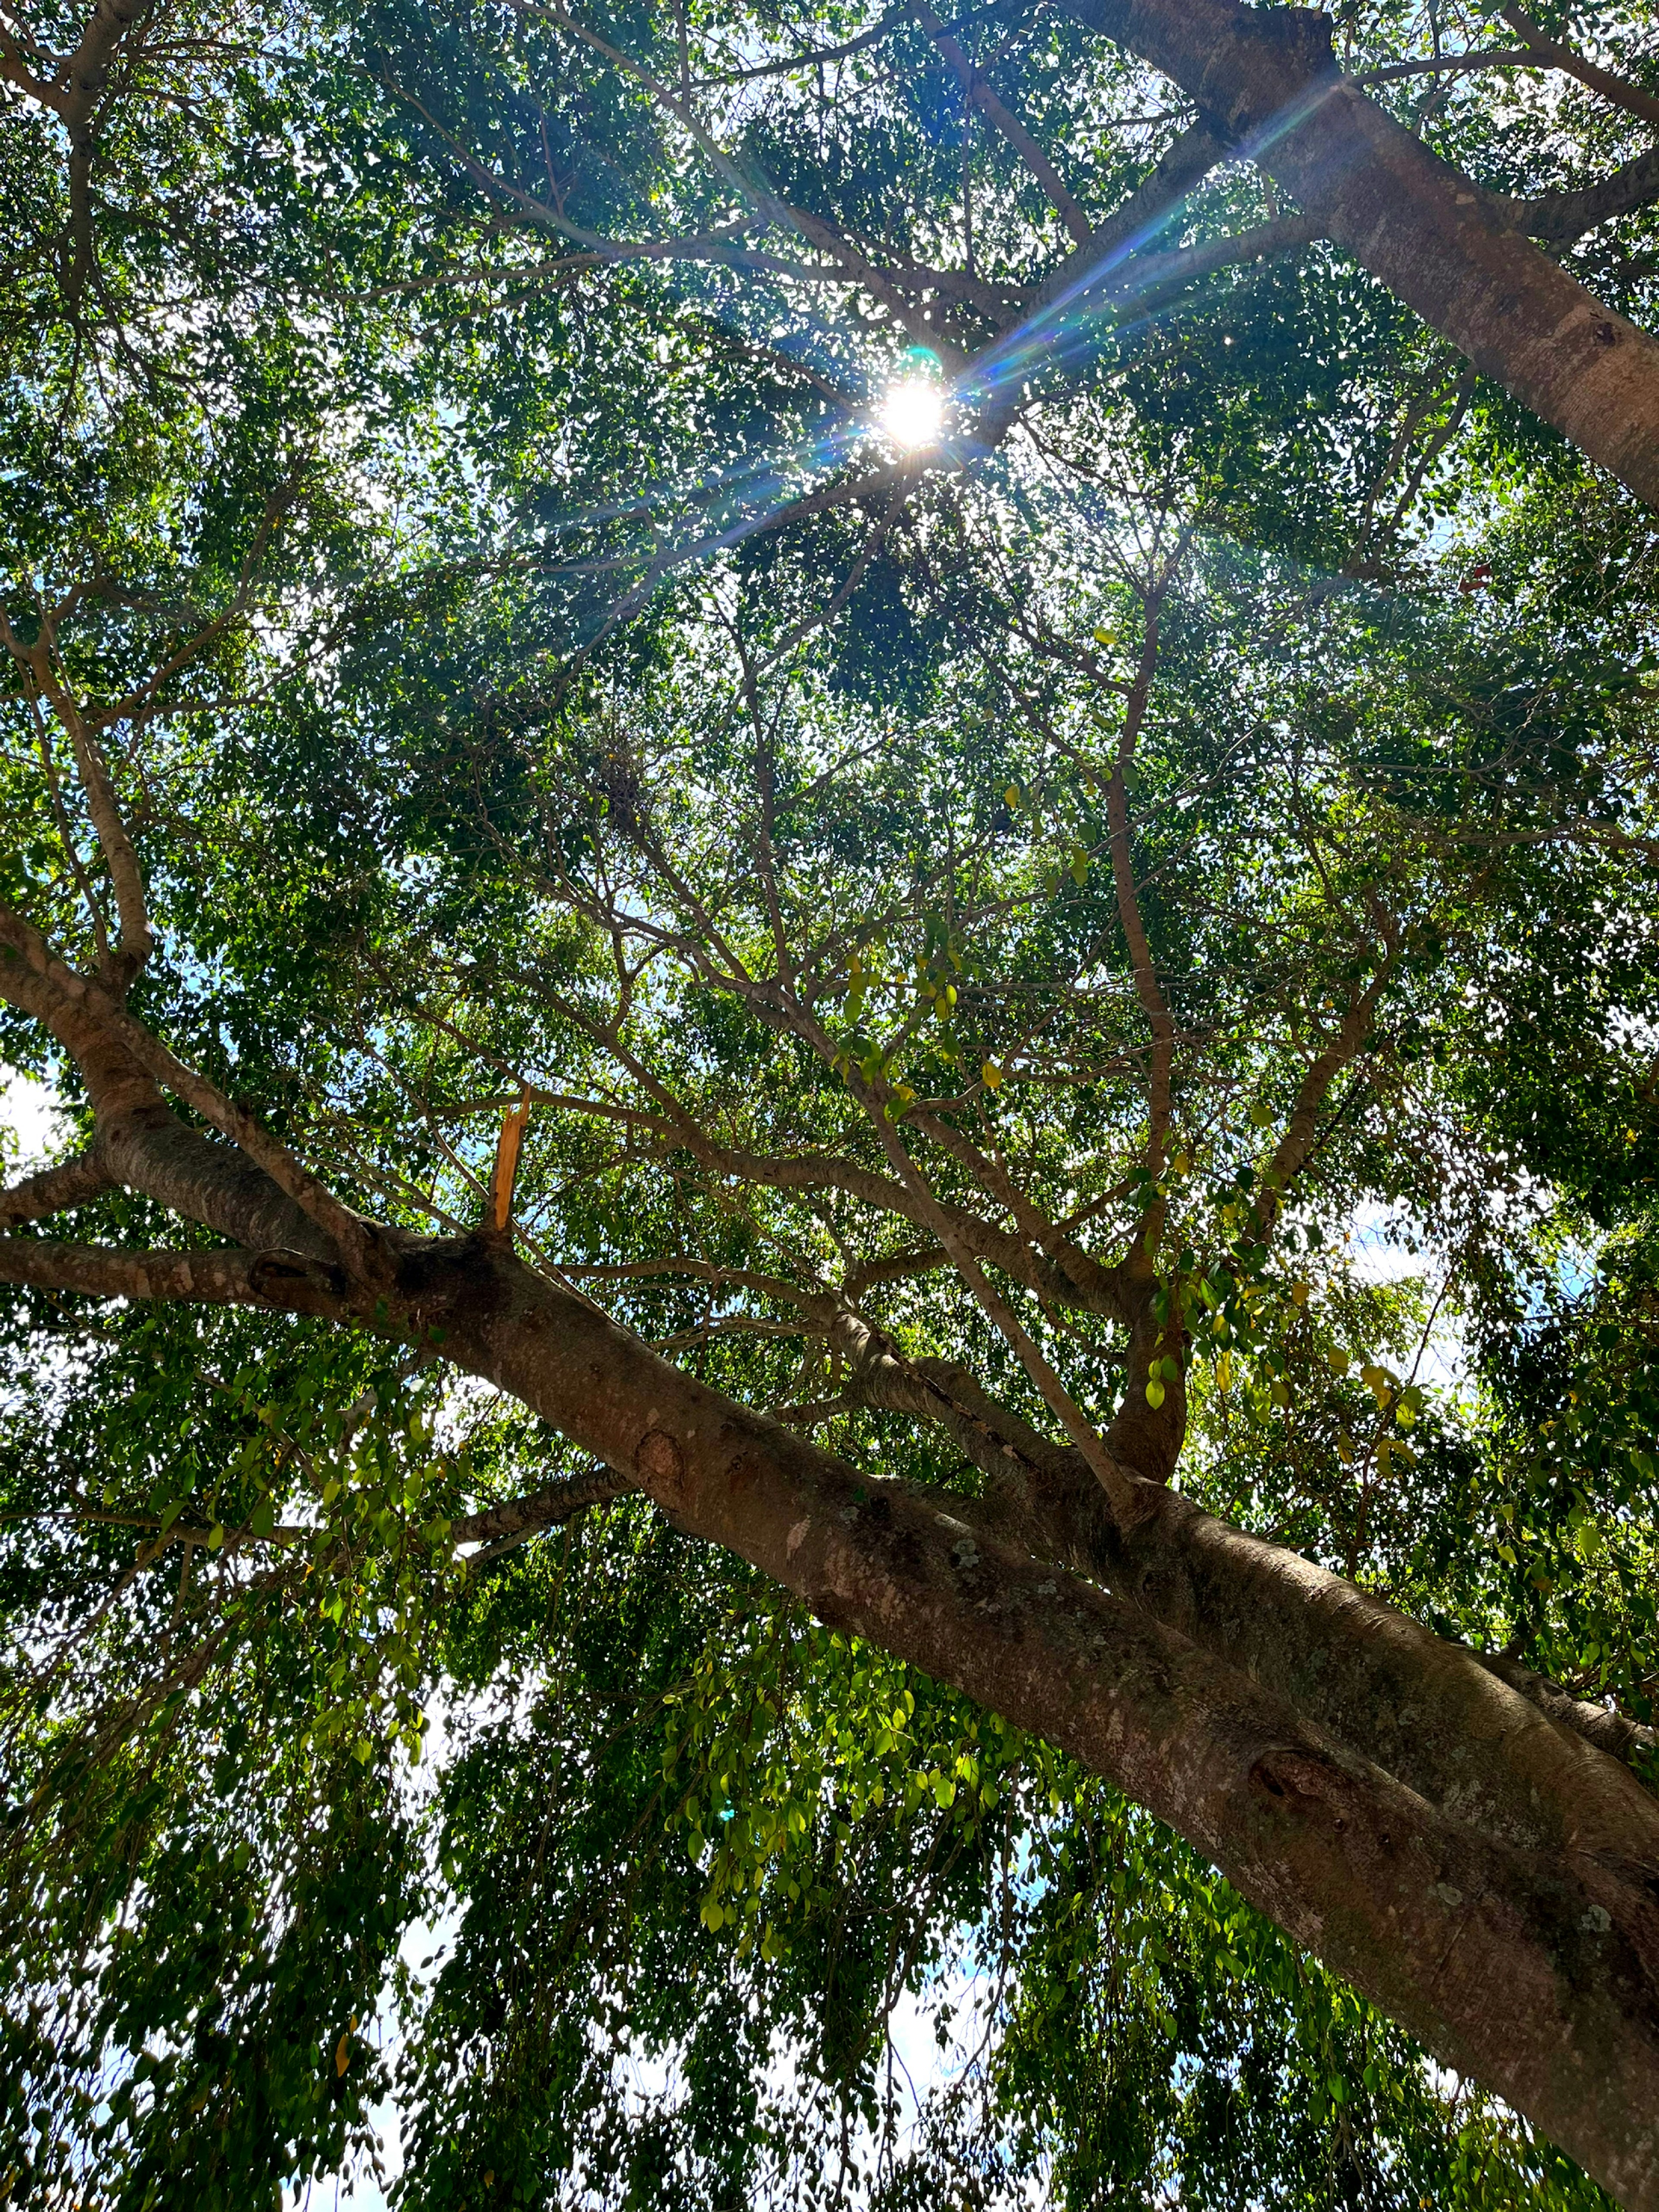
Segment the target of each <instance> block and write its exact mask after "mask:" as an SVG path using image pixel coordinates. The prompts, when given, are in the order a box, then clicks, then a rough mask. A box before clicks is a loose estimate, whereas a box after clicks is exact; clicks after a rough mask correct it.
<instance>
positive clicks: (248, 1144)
mask: <svg viewBox="0 0 1659 2212" xmlns="http://www.w3.org/2000/svg"><path fill="white" fill-rule="evenodd" d="M0 998H6V999H9V1000H11V1002H12V1003H13V1005H15V1006H21V1008H22V1009H23V1011H24V1012H27V1013H30V1014H32V1015H33V1016H34V1018H36V1019H37V1020H39V1021H41V1022H43V1023H44V1024H46V1027H47V1028H48V1029H50V1030H51V1031H52V1034H53V1036H56V1037H57V1038H58V1042H59V1043H61V1044H62V1045H63V1046H64V1048H65V1050H66V1051H68V1052H69V1053H70V1054H71V1055H72V1057H73V1058H74V1059H75V1060H76V1064H77V1066H80V1068H81V1069H82V1073H83V1074H84V1075H85V1076H86V1077H87V1080H88V1090H89V1091H92V1093H93V1104H94V1110H97V1109H99V1108H100V1105H101V1106H102V1107H103V1108H104V1109H105V1110H108V1109H109V1108H110V1107H111V1106H112V1105H116V1106H118V1109H125V1112H126V1114H127V1115H131V1113H132V1111H133V1109H142V1108H143V1106H144V1105H145V1104H147V1103H149V1099H148V1097H147V1095H146V1094H147V1091H149V1086H152V1085H155V1084H162V1085H166V1087H167V1089H168V1090H169V1091H172V1092H173V1094H174V1096H175V1097H178V1098H179V1099H181V1100H182V1101H183V1102H184V1103H185V1105H187V1106H190V1107H191V1108H193V1109H195V1111H196V1112H197V1113H198V1114H200V1115H201V1116H202V1118H203V1119H204V1121H207V1122H209V1123H210V1125H211V1126H212V1127H215V1128H216V1129H218V1130H219V1131H220V1133H222V1135H224V1136H226V1137H228V1138H229V1139H230V1140H231V1142H232V1143H233V1144H234V1145H235V1146H237V1147H238V1149H239V1150H240V1152H242V1153H244V1154H245V1155H246V1159H247V1161H248V1162H249V1163H250V1164H252V1167H253V1168H255V1169H257V1170H258V1171H259V1172H260V1174H261V1175H262V1176H266V1177H268V1178H269V1179H270V1182H272V1183H274V1184H275V1185H276V1188H277V1189H278V1190H279V1191H281V1192H283V1194H285V1195H286V1196H287V1197H288V1198H289V1199H291V1200H293V1202H294V1204H295V1206H297V1207H298V1208H299V1209H300V1211H301V1212H302V1213H304V1214H306V1215H307V1216H308V1217H309V1218H310V1220H311V1221H312V1222H313V1223H314V1224H315V1225H316V1227H317V1228H318V1229H319V1230H320V1231H322V1233H323V1235H324V1236H325V1237H326V1238H328V1239H330V1240H331V1243H333V1244H334V1245H335V1246H336V1247H337V1248H338V1249H339V1251H340V1252H341V1253H342V1255H343V1256H344V1257H346V1259H347V1260H348V1261H349V1263H350V1264H351V1265H352V1266H353V1267H355V1268H357V1269H359V1270H362V1269H363V1268H365V1267H372V1265H373V1257H372V1246H371V1240H370V1236H369V1231H368V1225H367V1224H366V1223H365V1222H364V1221H363V1220H362V1217H361V1216H359V1215H357V1214H355V1213H353V1212H350V1211H349V1209H348V1208H347V1207H345V1206H342V1205H341V1204H340V1202H339V1200H337V1198H336V1197H335V1196H334V1195H333V1194H332V1192H331V1191H329V1190H328V1189H326V1188H325V1186H324V1185H323V1184H322V1183H320V1182H318V1180H317V1179H316V1177H315V1176H313V1175H312V1174H311V1173H310V1172H309V1170H307V1169H306V1168H304V1167H303V1166H301V1163H300V1162H299V1161H298V1160H297V1159H295V1157H294V1155H293V1153H292V1152H289V1149H288V1147H287V1146H285V1145H282V1144H279V1143H278V1142H277V1141H276V1139H275V1138H274V1137H272V1136H271V1135H270V1133H269V1132H268V1131H267V1130H266V1129H265V1128H264V1127H263V1126H262V1125H261V1123H259V1122H258V1121H256V1119H255V1118H254V1116H253V1115H251V1114H248V1113H246V1112H245V1111H244V1110H243V1109H242V1108H240V1106H237V1105H235V1104H234V1103H232V1102H231V1101H230V1100H229V1099H228V1098H227V1097H225V1096H224V1094H223V1093H222V1091H219V1090H217V1089H216V1087H215V1086H214V1085H212V1084H210V1083H209V1082H207V1081H206V1080H205V1079H204V1078H203V1077H202V1076H200V1075H197V1073H195V1071H194V1070H193V1069H191V1068H189V1067H186V1066H185V1064H184V1062H183V1061H182V1060H179V1059H178V1058H177V1057H176V1056H175V1055H174V1054H173V1053H171V1052H169V1051H168V1050H167V1047H166V1046H165V1045H164V1044H162V1043H161V1042H160V1041H159V1040H158V1039H157V1038H155V1037H154V1036H151V1035H150V1033H149V1030H146V1029H144V1028H143V1027H141V1025H140V1024H138V1023H137V1022H135V1021H134V1020H133V1019H132V1018H131V1015H130V1014H128V1013H127V1012H126V1011H125V1008H124V1007H122V1006H118V1004H117V1003H116V1001H115V1000H113V999H112V998H111V997H110V996H109V994H107V993H106V991H104V990H103V989H102V988H100V986H99V985H98V984H96V983H95V982H93V981H90V980H89V979H88V977H86V976H84V975H80V974H78V973H77V972H76V970H75V969H72V968H70V967H68V966H67V965H66V964H65V963H64V962H63V961H61V960H59V959H58V957H57V955H56V954H55V953H54V952H53V951H52V949H51V947H50V946H49V945H47V943H46V939H45V938H44V937H42V936H41V934H40V931H39V930H37V929H36V928H34V927H33V925H32V924H31V923H29V922H27V921H24V920H23V918H22V917H21V915H17V914H15V913H13V912H12V911H11V909H10V908H8V907H4V906H0ZM135 1073H137V1076H138V1078H139V1079H137V1080H135V1079H134V1078H135ZM104 1074H106V1075H107V1077H108V1090H107V1091H106V1095H105V1097H103V1098H102V1099H100V1096H99V1091H98V1085H99V1079H100V1075H104ZM112 1092H118V1098H116V1097H112V1096H111V1095H110V1094H111V1093H112ZM146 1187H147V1186H145V1185H143V1184H140V1185H139V1188H146Z"/></svg>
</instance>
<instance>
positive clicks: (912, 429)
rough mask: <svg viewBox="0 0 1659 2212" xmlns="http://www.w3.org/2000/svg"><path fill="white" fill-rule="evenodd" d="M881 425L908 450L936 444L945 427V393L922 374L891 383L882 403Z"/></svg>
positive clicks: (896, 441) (894, 440) (897, 444)
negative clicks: (897, 382) (901, 381)
mask: <svg viewBox="0 0 1659 2212" xmlns="http://www.w3.org/2000/svg"><path fill="white" fill-rule="evenodd" d="M880 421H881V427H882V428H883V429H884V430H885V431H886V433H887V435H888V436H889V437H890V439H891V440H892V441H893V443H894V444H895V445H896V446H898V447H902V449H903V451H904V452H906V453H920V452H921V450H922V448H923V447H927V446H936V445H938V443H939V435H940V433H941V431H942V430H943V429H944V428H945V394H944V392H942V391H941V390H940V389H939V386H938V385H937V384H932V383H928V382H927V381H925V380H923V379H922V378H921V377H910V378H907V380H905V382H903V383H902V384H894V385H890V386H888V389H887V393H886V396H885V398H884V399H883V401H882V403H881V415H880Z"/></svg>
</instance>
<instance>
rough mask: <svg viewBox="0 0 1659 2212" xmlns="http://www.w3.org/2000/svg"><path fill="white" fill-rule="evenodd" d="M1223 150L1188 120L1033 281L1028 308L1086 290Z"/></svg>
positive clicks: (1142, 238)
mask: <svg viewBox="0 0 1659 2212" xmlns="http://www.w3.org/2000/svg"><path fill="white" fill-rule="evenodd" d="M1228 155H1229V149H1228V148H1227V146H1226V145H1225V143H1223V141H1222V140H1221V139H1219V138H1218V137H1217V136H1216V134H1215V132H1214V131H1212V129H1211V128H1210V126H1209V125H1208V124H1207V123H1194V125H1192V126H1191V128H1190V129H1189V130H1186V131H1182V134H1181V136H1180V137H1178V138H1177V139H1176V142H1175V143H1174V144H1173V145H1172V146H1171V147H1170V149H1168V151H1167V152H1166V153H1164V154H1163V155H1161V156H1160V157H1159V159H1158V162H1157V163H1156V165H1155V166H1154V167H1153V168H1152V173H1151V174H1150V175H1149V176H1147V177H1146V179H1144V180H1143V181H1142V182H1141V183H1140V184H1139V185H1137V186H1136V187H1135V189H1134V191H1132V192H1131V193H1130V195H1129V197H1128V198H1127V200H1125V201H1124V202H1123V204H1122V205H1121V207H1118V208H1116V209H1115V210H1114V211H1113V212H1112V213H1111V214H1110V215H1109V216H1107V218H1106V220H1105V221H1104V222H1102V223H1099V224H1097V226H1096V228H1094V229H1093V230H1091V232H1090V233H1089V235H1088V236H1087V237H1086V238H1085V239H1084V240H1082V241H1081V242H1080V244H1079V246H1078V249H1077V251H1076V252H1075V253H1070V254H1067V256H1066V258H1065V260H1064V261H1062V262H1061V263H1060V266H1059V267H1058V268H1057V269H1055V270H1054V271H1053V272H1052V273H1051V274H1050V275H1049V276H1048V277H1047V278H1046V279H1045V280H1044V282H1043V283H1042V284H1041V285H1040V286H1039V287H1038V289H1037V294H1036V299H1035V301H1033V302H1032V311H1033V312H1034V313H1040V312H1041V311H1042V309H1043V308H1044V307H1053V306H1054V305H1055V304H1056V303H1058V302H1059V301H1063V300H1072V299H1074V298H1075V297H1076V296H1077V295H1078V294H1079V292H1084V291H1087V290H1089V289H1091V287H1092V286H1093V285H1094V284H1095V283H1097V282H1098V281H1099V279H1100V277H1101V276H1103V275H1104V273H1105V271H1106V269H1107V266H1108V264H1109V263H1110V262H1111V261H1112V260H1113V259H1114V258H1115V257H1121V255H1123V254H1125V253H1127V252H1130V251H1131V250H1132V248H1133V247H1134V246H1138V245H1144V244H1145V243H1146V240H1148V239H1150V238H1151V237H1152V235H1153V234H1154V233H1155V232H1156V231H1157V230H1158V228H1161V226H1162V224H1163V222H1164V217H1165V216H1168V215H1169V214H1170V213H1171V211H1172V210H1174V209H1176V208H1177V207H1179V206H1180V204H1181V203H1182V200H1184V199H1185V198H1186V197H1187V195H1188V193H1189V192H1190V191H1193V190H1194V188H1195V187H1196V186H1197V185H1200V184H1201V183H1202V182H1203V180H1204V179H1205V178H1206V177H1207V176H1208V174H1209V173H1210V171H1211V170H1212V169H1213V168H1214V167H1216V166H1217V165H1218V163H1219V162H1222V161H1226V160H1227V159H1228Z"/></svg>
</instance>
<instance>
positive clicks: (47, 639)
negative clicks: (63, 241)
mask: <svg viewBox="0 0 1659 2212" xmlns="http://www.w3.org/2000/svg"><path fill="white" fill-rule="evenodd" d="M103 4H106V0H100V8H101V6H102V5H103ZM0 644H3V645H4V647H6V649H7V651H8V652H9V653H10V654H11V656H12V658H13V659H14V660H15V661H16V663H17V665H18V666H19V667H20V668H21V670H22V671H24V675H25V679H26V681H27V682H30V683H32V684H33V685H34V687H35V688H36V690H38V691H39V692H40V694H41V696H43V697H45V698H46V699H48V700H49V701H50V702H51V703H52V712H53V713H54V714H56V715H57V717H58V720H59V721H60V722H61V723H62V724H63V726H64V729H65V730H66V731H67V732H68V733H69V740H70V746H71V747H72V749H73V750H74V753H75V766H76V773H77V774H78V775H79V776H80V778H81V787H82V790H83V791H84V792H85V793H86V795H87V811H88V813H89V814H90V815H91V817H92V826H93V829H94V831H95V832H96V833H97V837H98V843H99V848H100V851H101V852H102V854H103V855H104V865H105V866H106V867H107V868H108V870H109V879H110V883H111V885H112V888H113V890H114V892H115V909H116V912H117V914H118V915H119V916H120V921H121V940H120V943H121V957H120V960H119V962H118V963H114V962H112V963H110V967H111V975H110V978H109V980H110V981H112V982H114V983H116V984H117V985H118V987H119V988H121V989H122V990H125V988H126V987H127V986H128V985H129V984H131V981H132V979H133V977H134V976H135V975H137V973H138V971H139V970H140V969H142V968H143V964H144V963H145V962H146V961H147V960H148V959H149V956H150V952H151V951H152V950H153V948H154V945H155V939H154V937H153V936H152V935H151V933H150V927H149V908H148V906H147V904H146V902H145V898H144V878H143V870H142V869H141V868H140V866H139V865H138V855H137V851H136V850H135V849H134V847H133V842H132V839H131V836H129V835H128V833H127V826H126V823H125V821H124V820H123V819H122V816H121V808H120V802H119V801H118V799H117V798H116V796H115V787H114V785H113V784H112V781H110V773H109V764H108V763H107V762H106V760H105V758H104V751H103V747H102V745H101V744H100V742H99V739H98V737H97V735H96V733H95V732H94V731H93V730H92V729H91V728H90V727H89V726H88V722H87V719H86V717H85V715H84V714H82V712H81V708H80V706H79V704H78V702H76V699H75V696H74V695H73V694H72V693H71V692H70V690H69V689H68V687H67V686H66V685H65V684H63V683H61V682H60V681H59V679H58V674H57V671H55V669H54V668H53V665H52V656H53V653H54V650H55V647H56V639H55V637H54V636H53V634H52V623H51V620H50V617H46V616H45V615H43V616H42V618H41V623H40V636H39V637H38V638H37V639H36V640H35V641H34V643H33V645H32V646H30V645H25V644H24V643H23V641H22V640H21V638H20V637H19V636H18V635H17V634H16V632H15V630H14V629H12V626H11V624H10V623H9V621H8V620H7V619H6V616H5V611H4V610H3V609H0Z"/></svg>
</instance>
